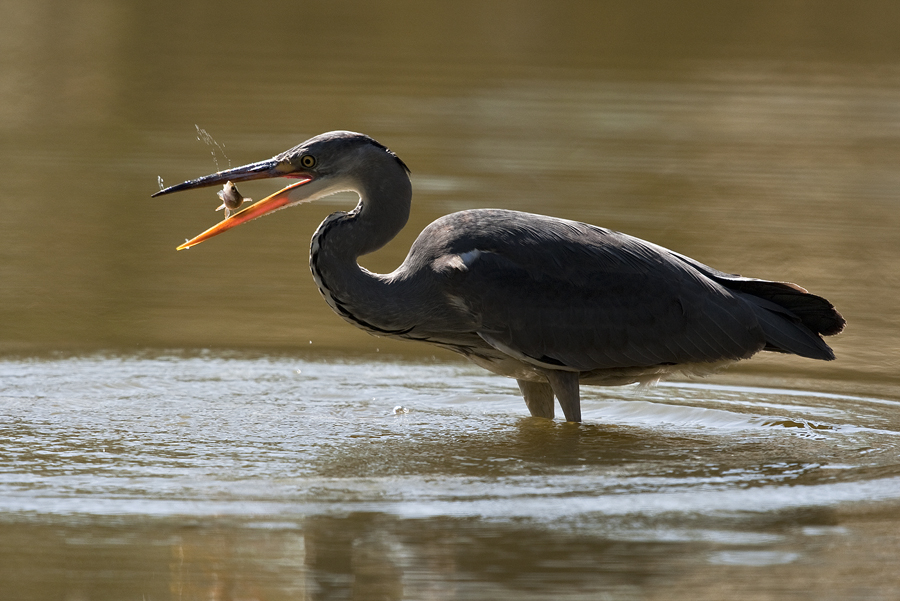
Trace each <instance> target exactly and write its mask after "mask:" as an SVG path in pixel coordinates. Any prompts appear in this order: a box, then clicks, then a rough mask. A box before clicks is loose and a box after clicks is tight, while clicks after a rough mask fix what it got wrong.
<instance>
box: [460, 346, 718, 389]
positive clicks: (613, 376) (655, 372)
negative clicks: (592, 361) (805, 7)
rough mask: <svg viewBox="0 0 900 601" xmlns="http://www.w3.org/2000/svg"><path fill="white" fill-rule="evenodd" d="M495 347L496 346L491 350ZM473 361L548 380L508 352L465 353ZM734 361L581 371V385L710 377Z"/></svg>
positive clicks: (506, 372) (512, 375)
mask: <svg viewBox="0 0 900 601" xmlns="http://www.w3.org/2000/svg"><path fill="white" fill-rule="evenodd" d="M491 350H494V349H491ZM463 354H464V355H466V357H468V359H469V360H470V361H472V362H473V363H475V364H476V365H478V366H479V367H483V368H484V369H486V370H488V371H490V372H493V373H495V374H497V375H501V376H506V377H507V378H515V379H517V380H526V381H528V382H546V381H547V377H546V376H545V375H544V373H543V370H542V368H539V367H536V366H534V365H529V364H528V363H525V362H524V361H520V360H518V359H515V358H513V357H510V356H509V355H505V354H503V353H500V352H499V351H497V352H496V354H493V353H486V352H483V351H480V352H478V353H471V352H470V353H463ZM731 363H734V361H732V360H725V361H716V362H711V363H682V364H674V365H649V366H639V367H614V368H608V369H595V370H592V371H583V372H580V373H579V376H578V379H579V381H580V382H581V383H582V384H588V385H593V386H622V385H625V384H636V383H640V384H653V383H656V382H659V381H660V380H664V379H666V378H668V377H670V376H673V375H687V376H707V375H710V374H712V373H714V372H716V371H718V370H719V369H721V368H723V367H725V366H726V365H730V364H731Z"/></svg>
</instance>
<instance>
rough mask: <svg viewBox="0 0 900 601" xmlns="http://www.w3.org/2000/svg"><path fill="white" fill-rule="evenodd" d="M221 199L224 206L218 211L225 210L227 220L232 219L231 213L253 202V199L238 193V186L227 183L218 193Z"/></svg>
mask: <svg viewBox="0 0 900 601" xmlns="http://www.w3.org/2000/svg"><path fill="white" fill-rule="evenodd" d="M217 194H218V195H219V198H221V199H222V206H220V207H219V208H218V209H216V210H217V211H220V210H222V209H225V218H226V219H227V218H229V217H231V212H232V211H236V210H237V209H238V208H240V206H241V205H242V204H244V203H245V202H253V199H252V198H244V197H243V196H241V193H240V192H238V189H237V186H235V185H234V184H233V183H231V182H226V183H225V185H224V186H222V189H221V190H219V191H218V192H217Z"/></svg>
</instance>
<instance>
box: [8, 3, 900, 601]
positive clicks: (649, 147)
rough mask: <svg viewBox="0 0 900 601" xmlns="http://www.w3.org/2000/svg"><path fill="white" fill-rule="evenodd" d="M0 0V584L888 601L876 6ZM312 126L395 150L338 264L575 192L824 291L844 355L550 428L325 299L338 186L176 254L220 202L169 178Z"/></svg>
mask: <svg viewBox="0 0 900 601" xmlns="http://www.w3.org/2000/svg"><path fill="white" fill-rule="evenodd" d="M7 4H8V6H7V5H4V10H3V15H4V16H3V18H2V19H0V158H2V160H0V181H2V182H3V191H2V194H0V215H2V218H0V597H2V598H3V599H4V600H5V599H41V600H43V599H66V600H69V601H76V600H77V601H83V600H89V601H94V600H106V599H109V600H113V599H116V600H118V599H140V600H141V601H148V600H151V599H155V600H156V599H179V600H181V599H185V600H186V599H235V600H237V599H240V600H247V599H342V598H343V599H351V598H352V599H504V598H515V599H527V598H533V599H549V598H552V599H566V598H581V599H584V598H589V599H679V598H685V599H688V598H689V599H692V600H695V599H700V600H702V599H716V600H719V599H723V598H728V599H731V598H735V599H738V598H749V599H767V598H809V599H817V600H818V599H895V598H896V596H897V594H896V593H897V590H900V576H898V571H897V569H896V567H895V566H896V563H897V561H896V558H897V557H898V556H900V535H898V534H897V533H898V532H900V527H898V526H900V503H898V497H900V469H898V455H900V453H898V445H897V436H898V432H900V425H898V417H897V416H898V415H900V413H898V409H900V407H898V402H900V375H898V374H900V343H898V340H900V319H898V317H897V310H896V309H897V300H896V299H897V298H900V277H898V275H897V274H898V273H900V272H898V269H897V266H898V265H900V210H898V198H900V178H898V170H897V165H898V164H900V143H898V140H900V68H898V66H897V65H900V47H898V45H897V43H896V40H897V36H896V31H895V29H896V28H895V26H894V24H895V23H897V22H898V19H900V5H898V4H897V3H896V2H891V1H879V0H873V1H872V2H865V3H856V4H854V5H853V8H852V10H851V9H847V8H842V7H841V6H839V5H837V4H835V3H817V2H790V1H788V2H781V3H745V4H740V5H738V4H729V3H720V2H704V1H699V0H698V1H696V2H694V1H690V2H677V3H672V2H663V1H653V0H651V1H648V2H627V3H618V2H604V3H596V2H569V3H564V4H560V3H558V2H532V3H528V4H527V6H526V5H523V4H516V3H510V4H503V3H500V4H484V3H475V2H472V3H469V2H465V1H461V2H455V3H452V4H446V5H437V4H434V3H432V4H423V3H415V2H398V3H392V4H390V5H388V4H385V3H362V2H351V3H337V4H336V3H318V4H317V3H302V5H298V4H297V3H293V2H283V3H278V2H276V3H271V4H270V5H268V8H267V9H266V10H259V9H258V8H255V7H252V6H249V5H247V4H246V3H239V2H220V3H218V4H217V5H216V7H215V8H214V9H213V8H210V7H205V6H199V5H198V6H192V5H188V4H185V3H177V2H168V1H163V2H155V3H149V4H148V3H144V4H141V3H121V2H113V1H111V0H97V1H94V2H89V3H77V4H72V5H65V6H64V5H62V4H60V3H54V2H47V1H34V2H28V3H17V4H16V3H7ZM848 6H849V5H848ZM523 7H524V8H523ZM333 129H349V130H355V131H362V132H365V133H367V134H369V135H371V136H373V137H374V138H376V139H377V140H379V141H380V142H382V143H384V144H386V145H387V146H388V147H390V148H391V149H392V150H394V151H395V152H397V153H398V155H399V156H400V157H401V158H402V159H403V160H404V162H405V163H406V164H407V165H409V166H410V168H411V170H412V183H413V188H414V200H413V207H412V214H411V218H410V223H409V225H408V226H407V228H406V229H405V230H404V231H403V232H401V234H400V235H399V236H398V238H397V239H396V240H395V241H394V242H392V243H391V244H389V245H388V246H387V247H385V248H384V249H383V250H381V251H379V252H378V253H375V254H374V255H372V256H366V257H363V260H362V262H363V264H364V265H365V266H366V267H367V268H370V269H373V270H375V271H380V272H385V271H390V270H392V269H394V268H395V267H396V266H397V265H398V264H399V263H400V262H401V261H402V260H403V258H404V256H405V255H406V252H407V250H408V249H409V246H410V244H411V242H412V241H413V240H414V239H415V236H416V235H417V234H418V232H419V231H421V230H422V229H423V228H424V227H425V226H426V225H427V224H428V223H430V222H431V221H432V220H434V219H435V218H437V217H439V216H441V215H444V214H447V213H449V212H452V211H456V210H463V209H469V208H478V207H497V208H507V209H517V210H525V211H533V212H539V213H543V214H549V215H554V216H558V217H564V218H568V219H576V220H580V221H586V222H589V223H593V224H596V225H600V226H605V227H610V228H613V229H616V230H621V231H625V232H627V233H629V234H632V235H635V236H639V237H641V238H645V239H647V240H650V241H652V242H654V243H657V244H661V245H663V246H666V247H669V248H671V249H673V250H676V251H678V252H681V253H684V254H687V255H689V256H692V257H694V258H696V259H697V260H699V261H702V262H704V263H707V264H709V265H711V266H713V267H716V268H718V269H721V270H724V271H727V272H735V273H741V274H743V275H747V276H753V277H761V278H768V279H778V280H788V281H793V282H797V283H799V284H801V285H803V286H804V287H806V288H808V289H809V290H810V291H812V292H814V293H816V294H820V295H823V296H825V297H827V298H828V299H829V300H831V301H832V302H834V303H835V305H836V306H837V307H838V308H839V309H840V310H841V312H842V313H843V314H844V315H845V317H847V319H848V324H849V325H848V328H847V330H846V332H845V333H843V334H841V335H840V336H839V337H835V338H830V339H829V343H830V344H831V345H832V346H833V348H834V350H835V353H836V355H837V357H838V359H837V361H835V362H820V361H810V360H805V359H800V358H796V357H785V356H780V355H771V354H770V355H765V356H758V357H756V358H754V359H753V360H751V361H748V362H743V363H742V364H741V365H738V366H735V367H733V368H730V369H729V370H727V371H725V372H722V373H721V374H718V375H716V376H713V377H711V378H708V379H705V380H701V381H692V382H675V383H672V384H666V385H661V386H658V387H655V388H633V387H626V388H620V389H610V390H602V389H596V388H586V389H585V391H584V393H585V400H584V409H585V411H584V415H585V423H584V424H582V425H580V426H575V425H571V424H563V423H561V422H555V423H551V422H547V421H541V420H535V419H531V418H529V417H527V412H526V410H525V407H524V403H523V401H522V400H521V398H519V395H518V391H517V389H516V386H515V383H514V382H512V381H509V380H504V379H502V378H499V377H495V376H491V375H489V374H486V373H484V372H482V371H479V370H478V369H477V368H475V367H472V366H469V365H465V364H462V363H459V361H458V358H457V357H455V356H450V355H447V354H446V353H443V352H440V351H435V350H433V349H430V348H428V347H426V346H417V345H415V344H408V343H402V342H398V341H387V340H384V339H377V338H373V337H370V336H368V335H366V334H364V333H362V332H359V331H357V330H355V329H354V328H353V327H352V326H350V325H348V324H347V323H345V322H344V321H342V320H341V319H340V318H339V317H337V316H336V315H334V314H333V313H332V312H331V311H330V309H329V308H328V307H327V305H326V304H325V303H324V302H323V301H322V299H321V297H320V296H319V294H318V291H317V290H316V288H315V285H314V283H313V281H312V278H311V277H310V274H309V271H308V267H307V262H308V241H309V239H310V237H311V235H312V233H313V231H314V230H315V228H316V226H317V225H318V223H319V222H320V221H321V220H322V219H323V218H324V217H325V216H326V215H327V214H328V213H330V212H332V211H335V210H339V209H346V208H349V207H352V206H353V205H354V203H355V199H354V198H351V197H350V196H347V195H343V196H338V197H335V198H334V199H330V200H328V201H323V202H321V203H313V204H310V205H304V206H302V207H297V208H295V209H292V210H290V211H284V212H280V213H278V214H277V215H278V216H277V217H272V218H270V219H265V220H260V221H257V222H254V223H252V224H249V225H246V226H243V227H241V228H239V229H236V230H234V231H232V232H229V233H228V234H227V235H223V236H220V237H217V238H216V239H215V240H211V241H209V242H207V243H204V244H203V245H201V246H199V247H197V248H195V249H192V250H190V251H186V252H175V250H174V248H175V246H176V245H178V244H179V243H181V242H182V241H183V240H184V239H185V238H188V237H190V236H193V235H195V234H197V233H198V232H201V231H203V230H205V229H206V228H207V227H209V226H210V225H212V224H213V223H214V222H215V221H217V220H218V218H219V215H220V214H221V213H216V212H215V211H214V208H215V207H216V206H217V205H218V204H219V203H218V202H217V200H218V199H217V197H216V196H215V190H213V189H208V190H200V191H195V192H190V193H183V194H178V195H173V196H172V197H167V198H159V199H150V194H152V193H153V192H155V191H156V190H158V189H159V186H160V185H161V184H162V183H163V180H164V183H165V184H174V183H177V182H179V181H182V180H185V179H189V178H194V177H197V176H200V175H204V174H207V173H210V172H212V171H215V170H217V169H222V168H226V167H228V166H236V165H240V164H244V163H248V162H252V161H257V160H261V159H265V158H268V157H271V156H273V155H275V154H276V153H278V152H281V151H282V150H285V149H287V148H290V147H292V146H294V145H296V144H297V143H299V142H301V141H303V140H305V139H306V138H308V137H310V136H312V135H315V134H318V133H321V132H324V131H329V130H333ZM283 183H284V182H246V184H244V183H242V184H241V192H242V193H243V194H246V195H248V196H250V197H252V198H263V197H265V196H266V195H268V194H270V193H271V192H273V191H275V190H276V189H278V188H279V187H280V186H281V185H283Z"/></svg>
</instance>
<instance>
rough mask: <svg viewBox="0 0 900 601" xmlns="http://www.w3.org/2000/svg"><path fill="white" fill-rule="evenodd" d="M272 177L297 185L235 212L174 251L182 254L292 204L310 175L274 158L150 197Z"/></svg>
mask: <svg viewBox="0 0 900 601" xmlns="http://www.w3.org/2000/svg"><path fill="white" fill-rule="evenodd" d="M273 177H291V178H296V179H300V181H298V182H296V183H294V184H291V185H290V186H288V187H287V188H284V189H282V190H279V191H278V192H276V193H275V194H272V195H271V196H269V197H267V198H264V199H262V200H260V201H258V202H255V203H253V204H252V205H250V206H248V207H246V208H245V209H243V210H241V211H238V212H237V213H235V214H233V215H232V216H230V217H228V218H226V219H225V220H224V221H221V222H219V223H217V224H216V225H214V226H212V227H211V228H209V229H208V230H206V231H205V232H203V233H202V234H200V235H199V236H196V237H194V238H193V239H191V240H188V241H187V242H185V243H184V244H182V245H181V246H179V247H178V250H183V249H185V248H190V247H192V246H195V245H197V244H200V243H201V242H203V241H204V240H206V239H207V238H212V237H213V236H215V235H218V234H221V233H222V232H224V231H226V230H230V229H231V228H233V227H235V226H238V225H241V224H242V223H246V222H247V221H250V220H251V219H256V218H257V217H261V216H263V215H265V214H266V213H271V212H272V211H275V210H277V209H281V208H283V207H286V206H287V205H289V204H291V203H292V202H295V201H296V199H295V198H294V197H293V195H292V192H294V191H295V190H296V189H297V188H299V187H300V186H302V185H303V184H308V183H309V182H311V181H312V180H313V176H312V174H307V173H304V172H302V171H299V170H298V169H297V168H296V167H295V166H294V165H292V164H291V162H290V161H289V160H285V159H279V158H277V157H276V158H272V159H268V160H265V161H259V162H258V163H251V164H249V165H244V166H242V167H235V168H234V169H227V170H225V171H219V172H217V173H213V174H210V175H204V176H203V177H198V178H197V179H192V180H188V181H186V182H182V183H180V184H177V185H175V186H169V187H168V188H166V189H165V190H160V191H159V192H157V193H156V194H154V195H153V196H154V197H155V196H162V195H163V194H170V193H172V192H180V191H182V190H191V189H193V188H205V187H208V186H216V185H222V184H224V183H226V182H229V181H231V182H244V181H248V180H253V179H267V178H273ZM295 194H296V193H295Z"/></svg>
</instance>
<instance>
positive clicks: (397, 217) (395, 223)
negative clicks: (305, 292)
mask: <svg viewBox="0 0 900 601" xmlns="http://www.w3.org/2000/svg"><path fill="white" fill-rule="evenodd" d="M354 179H355V181H354V182H353V185H351V186H348V187H349V188H350V189H352V190H354V191H356V192H357V193H358V194H359V197H360V199H359V204H358V205H357V206H356V208H355V209H353V210H352V211H350V212H337V213H332V214H331V215H329V216H328V217H326V218H325V220H324V221H323V222H322V223H321V224H320V225H319V228H318V229H317V230H316V233H315V234H313V237H312V242H311V245H310V255H309V266H310V271H312V275H313V278H314V279H315V281H316V285H317V286H318V287H319V292H321V293H322V296H323V297H324V298H325V300H326V301H327V302H328V304H329V305H330V306H331V308H332V309H333V310H334V311H335V312H336V313H338V314H339V315H341V317H343V318H344V319H346V320H348V321H350V322H351V323H354V324H355V325H358V326H359V327H361V328H363V329H366V330H369V331H371V332H373V333H376V334H379V333H381V334H392V333H399V332H401V331H403V330H405V329H408V327H410V326H407V325H406V324H403V323H400V322H402V319H403V318H402V316H403V315H404V311H402V308H403V307H402V302H401V300H400V297H401V296H402V295H399V294H398V293H397V289H396V288H397V283H396V282H395V280H394V278H393V277H392V276H390V275H382V274H377V273H372V272H371V271H369V270H367V269H365V268H363V267H360V265H359V263H357V260H358V259H359V257H361V256H363V255H366V254H369V253H372V252H375V251H376V250H378V249H380V248H381V247H383V246H384V245H385V244H387V243H388V242H390V241H391V240H392V239H393V238H394V237H395V236H396V235H397V234H398V233H399V232H400V230H402V229H403V227H404V226H405V225H406V222H407V220H408V219H409V209H410V204H411V201H412V186H411V184H410V181H409V176H408V175H407V174H406V171H405V169H404V168H403V166H402V165H401V164H400V163H399V162H397V161H393V160H391V161H389V162H388V164H387V165H385V164H382V165H378V168H377V169H360V175H357V177H355V178H354Z"/></svg>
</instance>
